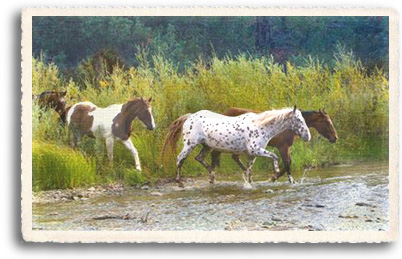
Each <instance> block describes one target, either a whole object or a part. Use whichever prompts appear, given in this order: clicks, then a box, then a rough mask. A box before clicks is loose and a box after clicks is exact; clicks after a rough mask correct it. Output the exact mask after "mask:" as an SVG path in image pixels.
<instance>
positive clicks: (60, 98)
mask: <svg viewBox="0 0 402 259" xmlns="http://www.w3.org/2000/svg"><path fill="white" fill-rule="evenodd" d="M66 94H67V91H64V92H56V91H50V92H43V93H41V94H40V95H39V97H38V99H39V103H40V104H41V105H42V107H49V108H52V109H54V110H55V111H56V112H57V113H58V114H63V113H64V112H65V110H66V99H65V97H66Z"/></svg>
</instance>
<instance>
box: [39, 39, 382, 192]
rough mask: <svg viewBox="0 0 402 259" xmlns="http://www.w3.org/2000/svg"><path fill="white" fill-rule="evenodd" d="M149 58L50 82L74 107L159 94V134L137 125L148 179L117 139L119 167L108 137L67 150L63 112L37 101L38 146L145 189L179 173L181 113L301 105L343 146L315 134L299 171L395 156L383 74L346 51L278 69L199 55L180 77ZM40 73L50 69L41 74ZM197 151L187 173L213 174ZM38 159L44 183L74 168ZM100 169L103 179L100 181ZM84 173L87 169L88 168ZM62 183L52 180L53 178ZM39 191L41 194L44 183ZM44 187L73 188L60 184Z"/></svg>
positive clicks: (260, 163) (270, 61) (261, 164)
mask: <svg viewBox="0 0 402 259" xmlns="http://www.w3.org/2000/svg"><path fill="white" fill-rule="evenodd" d="M148 55H149V53H147V52H146V50H144V51H142V52H140V53H139V54H138V55H137V63H138V64H139V65H138V67H137V68H134V67H126V68H124V69H123V68H121V67H119V66H115V67H114V68H113V70H112V71H111V72H108V73H103V74H101V76H100V77H98V78H95V79H94V77H92V76H90V74H87V75H86V76H85V77H84V78H83V79H84V81H85V82H87V85H85V86H81V87H80V86H79V83H77V82H76V81H74V79H63V78H61V77H58V78H57V79H53V80H52V82H58V85H56V87H59V88H61V87H64V88H66V89H67V90H68V98H69V102H70V104H73V103H74V102H78V101H91V102H93V103H94V104H96V105H98V106H100V107H105V106H108V105H111V104H115V103H124V102H126V101H127V100H129V99H130V98H133V97H138V96H143V97H150V96H152V98H153V100H154V101H153V103H152V107H153V114H154V118H155V121H156V125H157V127H156V129H155V130H153V131H147V130H146V129H145V127H144V126H143V125H142V124H141V122H139V121H138V120H135V121H134V122H133V133H132V137H131V138H132V140H133V143H134V145H135V146H136V148H137V150H138V152H139V157H140V160H141V163H142V169H143V171H142V173H139V172H136V171H135V170H134V168H135V167H134V160H133V158H132V156H131V154H130V152H129V151H128V150H126V149H125V148H124V146H123V145H121V144H119V143H116V144H115V150H114V151H115V152H114V161H113V163H111V162H109V161H108V159H107V157H106V148H105V144H104V141H103V140H101V139H96V140H93V139H89V138H84V140H83V142H82V144H81V146H80V147H79V148H78V149H77V150H71V149H70V148H69V147H68V145H69V132H68V129H66V128H60V126H59V125H58V122H57V115H56V114H55V113H54V112H53V111H42V110H41V109H39V107H38V106H37V105H35V104H34V106H33V139H34V141H35V142H34V143H36V144H35V145H37V146H42V145H46V147H47V146H48V145H50V147H52V148H53V149H51V150H57V149H56V147H57V148H59V149H60V150H62V151H63V152H64V151H68V152H67V153H69V154H71V156H73V157H79V159H80V160H79V159H78V158H77V161H85V163H83V162H82V163H83V165H84V164H85V165H86V166H87V169H85V170H86V171H85V172H88V171H90V173H89V174H90V175H91V177H90V178H89V179H95V181H96V182H98V183H107V182H113V181H122V182H124V183H126V184H128V185H138V184H142V183H144V182H145V181H151V182H152V181H154V180H155V179H158V178H161V177H174V175H175V159H176V156H175V154H171V153H168V154H165V155H166V156H167V159H168V163H167V165H166V167H164V166H162V162H161V161H162V160H161V157H160V153H161V148H162V145H163V142H164V139H165V136H166V134H167V132H168V128H169V126H170V124H171V123H172V122H173V121H174V120H175V119H177V118H178V117H180V116H181V115H184V114H187V113H193V112H196V111H199V110H201V109H207V110H212V111H216V112H224V111H225V110H226V109H227V108H229V107H233V106H236V107H243V108H252V109H258V110H270V109H275V108H283V107H291V106H293V105H294V104H297V106H298V107H299V108H301V109H304V110H318V109H320V108H325V109H326V111H327V112H328V113H329V114H330V115H331V117H332V119H333V122H334V125H335V128H336V129H337V131H338V135H339V140H338V142H337V143H336V144H331V143H329V142H328V141H327V140H326V139H324V138H323V137H322V136H320V135H319V134H318V133H317V132H316V131H315V130H313V129H312V130H311V131H312V135H313V137H312V140H311V141H310V142H306V143H305V142H303V141H296V143H295V145H294V146H293V148H292V168H293V170H302V169H303V168H305V167H307V166H325V165H329V164H333V163H342V162H345V161H349V160H360V159H373V158H379V159H380V158H386V157H387V155H388V80H387V78H386V75H385V73H384V72H383V71H382V70H380V69H377V70H374V71H373V72H372V73H367V71H366V69H365V67H364V66H363V65H362V63H361V62H360V61H358V60H356V58H355V56H354V55H353V53H351V52H347V51H344V49H342V48H341V47H339V49H338V52H337V53H336V54H335V57H334V59H333V60H331V62H333V63H332V64H333V67H334V68H333V69H332V68H330V67H329V65H328V63H326V62H323V61H319V60H317V59H316V58H312V57H308V58H305V59H303V61H302V63H301V65H295V64H294V63H291V62H286V63H285V64H279V63H277V62H275V61H274V58H273V57H261V58H253V57H251V56H246V55H238V56H235V57H229V56H227V57H225V58H222V59H220V58H218V57H214V58H213V59H212V60H211V61H210V62H209V63H208V64H206V63H204V61H203V60H202V59H201V60H199V61H197V62H195V63H191V64H190V65H189V66H188V67H187V68H186V70H185V71H184V72H180V68H179V67H178V66H176V65H175V64H174V62H172V61H171V60H169V59H166V58H165V57H164V56H151V60H152V64H153V65H152V66H151V65H150V64H149V62H150V61H149V59H148V58H144V57H147V56H148ZM34 64H35V66H34V69H33V77H35V78H41V77H44V76H45V75H43V74H46V73H48V72H46V71H48V70H49V69H50V70H51V71H56V70H55V69H56V68H55V67H54V65H45V64H43V62H41V61H40V60H35V59H34ZM37 67H43V68H46V69H36V68H37ZM79 69H82V68H79ZM88 69H91V68H90V67H89V68H88ZM56 74H57V73H56ZM38 89H41V88H37V87H36V86H34V90H35V91H37V90H38ZM47 143H52V144H47ZM179 145H180V143H179ZM60 150H58V151H57V152H54V153H55V154H54V153H51V154H52V156H51V155H49V156H47V157H46V159H53V156H54V157H56V158H55V159H56V160H55V161H58V160H57V159H61V158H59V156H58V155H60V157H63V156H62V155H61V153H63V152H61V151H60ZM45 151H46V150H45V149H44V148H43V149H39V151H36V154H39V153H41V152H45ZM49 152H50V151H49ZM197 152H199V149H196V150H195V151H194V152H193V153H192V154H191V156H190V157H189V158H188V159H187V160H186V163H185V164H184V168H183V175H184V176H185V177H186V176H187V177H188V176H195V175H200V174H206V171H205V169H204V168H203V167H202V166H201V165H200V164H199V163H198V162H196V161H195V160H194V156H195V155H196V154H197ZM56 153H58V154H56ZM46 154H48V153H46ZM35 156H36V158H35V159H34V161H33V163H34V164H33V166H34V168H35V170H36V171H35V173H34V183H35V182H36V181H38V182H40V181H42V180H41V179H43V178H38V175H39V176H40V175H41V174H40V173H41V170H44V172H46V174H49V173H50V172H53V170H54V171H56V172H60V174H61V173H62V172H63V170H70V169H69V168H68V167H67V164H64V163H56V162H52V161H50V162H46V161H45V157H44V156H39V155H35ZM39 157H40V158H41V159H39ZM38 161H39V162H38ZM73 161H74V160H73ZM77 163H78V162H77ZM80 163H81V162H80ZM59 165H61V166H59ZM95 165H96V166H95ZM48 166H49V168H47V167H48ZM71 170H72V169H71ZM71 170H70V171H71ZM235 171H239V169H238V168H237V166H236V165H235V163H234V162H233V161H231V158H230V156H227V155H223V156H222V162H221V168H220V169H218V174H219V173H233V172H235ZM254 171H256V172H259V171H260V172H266V171H270V172H271V171H272V161H271V160H269V159H261V158H260V159H257V163H256V165H255V167H254ZM94 173H95V174H96V177H93V174H94ZM44 174H45V173H44ZM83 174H86V173H84V171H83ZM57 179H58V178H57ZM57 179H54V178H49V181H56V180H57ZM83 179H84V177H83ZM85 179H86V178H85ZM85 181H86V180H83V182H85ZM91 181H92V180H91ZM35 186H39V187H37V188H39V189H40V188H43V187H42V186H43V185H40V184H37V185H35ZM45 186H46V188H65V187H71V185H66V184H64V185H63V184H60V183H58V184H53V185H51V184H46V185H45Z"/></svg>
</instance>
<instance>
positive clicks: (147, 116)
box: [137, 97, 155, 130]
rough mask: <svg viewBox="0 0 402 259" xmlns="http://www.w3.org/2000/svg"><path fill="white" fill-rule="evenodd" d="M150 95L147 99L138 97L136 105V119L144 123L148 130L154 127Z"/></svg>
mask: <svg viewBox="0 0 402 259" xmlns="http://www.w3.org/2000/svg"><path fill="white" fill-rule="evenodd" d="M151 102H152V97H151V98H149V99H148V100H146V99H144V98H142V97H141V98H140V100H139V106H138V113H137V116H138V119H139V120H140V121H141V122H142V123H144V125H145V126H146V127H147V129H148V130H153V129H154V128H155V120H154V116H152V105H151Z"/></svg>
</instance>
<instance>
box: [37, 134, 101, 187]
mask: <svg viewBox="0 0 402 259" xmlns="http://www.w3.org/2000/svg"><path fill="white" fill-rule="evenodd" d="M95 167H96V165H95V163H94V161H93V160H92V159H90V158H88V157H85V156H84V155H83V154H81V153H80V152H76V151H74V150H73V149H71V148H69V147H65V146H60V145H57V144H50V143H46V142H37V141H34V142H33V144H32V186H33V190H36V191H38V190H49V189H65V188H73V187H82V186H87V185H89V184H91V183H94V182H95V176H96V175H95Z"/></svg>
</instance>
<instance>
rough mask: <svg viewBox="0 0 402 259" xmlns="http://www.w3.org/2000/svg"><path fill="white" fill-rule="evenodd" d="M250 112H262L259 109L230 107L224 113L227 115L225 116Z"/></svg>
mask: <svg viewBox="0 0 402 259" xmlns="http://www.w3.org/2000/svg"><path fill="white" fill-rule="evenodd" d="M249 112H252V113H260V111H257V110H251V109H245V108H237V107H230V108H228V109H227V110H226V111H225V113H223V115H225V116H239V115H243V114H245V113H249Z"/></svg>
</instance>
